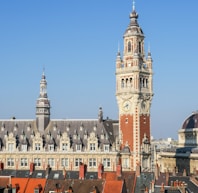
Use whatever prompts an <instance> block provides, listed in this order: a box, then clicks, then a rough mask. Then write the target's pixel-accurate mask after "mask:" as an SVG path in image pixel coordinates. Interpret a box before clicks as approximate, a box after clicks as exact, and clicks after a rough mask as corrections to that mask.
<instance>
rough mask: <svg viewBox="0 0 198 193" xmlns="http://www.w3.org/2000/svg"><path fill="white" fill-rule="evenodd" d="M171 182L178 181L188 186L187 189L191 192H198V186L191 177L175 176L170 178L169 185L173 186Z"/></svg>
mask: <svg viewBox="0 0 198 193" xmlns="http://www.w3.org/2000/svg"><path fill="white" fill-rule="evenodd" d="M171 181H173V182H174V181H178V182H185V183H186V184H187V189H188V190H190V191H191V192H194V193H195V192H198V186H197V185H195V184H194V183H193V182H192V181H191V180H190V177H189V176H181V177H179V176H174V177H172V176H171V177H170V178H169V185H171Z"/></svg>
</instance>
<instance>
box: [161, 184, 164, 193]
mask: <svg viewBox="0 0 198 193" xmlns="http://www.w3.org/2000/svg"><path fill="white" fill-rule="evenodd" d="M160 193H164V183H162V185H161V188H160Z"/></svg>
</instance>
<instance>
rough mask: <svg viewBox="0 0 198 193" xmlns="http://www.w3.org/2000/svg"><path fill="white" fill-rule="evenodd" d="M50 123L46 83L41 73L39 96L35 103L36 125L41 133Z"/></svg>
mask: <svg viewBox="0 0 198 193" xmlns="http://www.w3.org/2000/svg"><path fill="white" fill-rule="evenodd" d="M49 122H50V100H49V99H48V96H47V81H46V77H45V74H44V72H43V74H42V78H41V81H40V94H39V98H38V99H37V103H36V125H37V129H38V130H39V131H40V132H43V131H44V130H45V129H46V127H47V126H48V124H49Z"/></svg>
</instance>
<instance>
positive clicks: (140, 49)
mask: <svg viewBox="0 0 198 193" xmlns="http://www.w3.org/2000/svg"><path fill="white" fill-rule="evenodd" d="M141 52H142V44H141V42H139V53H141Z"/></svg>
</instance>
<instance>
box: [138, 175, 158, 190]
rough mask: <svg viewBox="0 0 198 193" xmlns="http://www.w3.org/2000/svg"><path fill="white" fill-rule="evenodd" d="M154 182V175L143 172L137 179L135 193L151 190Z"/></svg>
mask: <svg viewBox="0 0 198 193" xmlns="http://www.w3.org/2000/svg"><path fill="white" fill-rule="evenodd" d="M152 180H154V173H150V172H142V173H141V174H140V176H139V177H137V178H136V186H135V193H141V191H143V190H145V188H146V187H147V188H148V189H149V188H150V183H151V182H152Z"/></svg>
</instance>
